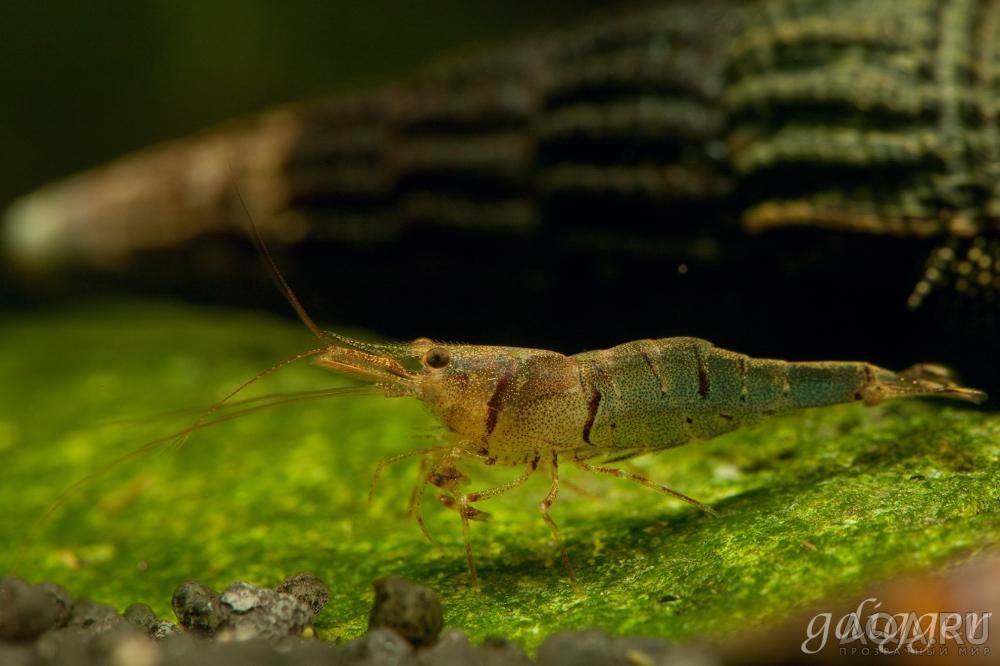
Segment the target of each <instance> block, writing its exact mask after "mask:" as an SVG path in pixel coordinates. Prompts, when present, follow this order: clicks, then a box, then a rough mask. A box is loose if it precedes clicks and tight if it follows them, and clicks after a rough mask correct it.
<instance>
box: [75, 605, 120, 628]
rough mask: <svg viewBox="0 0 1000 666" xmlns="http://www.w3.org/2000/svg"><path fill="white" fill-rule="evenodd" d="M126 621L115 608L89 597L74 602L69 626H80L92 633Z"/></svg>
mask: <svg viewBox="0 0 1000 666" xmlns="http://www.w3.org/2000/svg"><path fill="white" fill-rule="evenodd" d="M124 622H125V618H123V617H122V616H121V615H119V614H118V613H117V612H116V611H115V609H114V608H112V607H111V606H108V605H107V604H99V603H97V602H96V601H90V600H89V599H81V600H80V601H77V602H76V603H75V604H73V609H72V610H71V611H70V614H69V621H68V622H67V623H66V626H67V627H78V628H80V629H84V630H86V631H88V632H90V633H92V634H103V633H106V632H108V631H111V630H112V629H114V628H115V627H117V626H119V625H120V624H122V623H124Z"/></svg>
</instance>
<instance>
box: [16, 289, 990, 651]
mask: <svg viewBox="0 0 1000 666" xmlns="http://www.w3.org/2000/svg"><path fill="white" fill-rule="evenodd" d="M309 344H310V340H309V338H308V335H307V334H305V333H303V331H302V328H301V327H299V326H296V325H295V324H293V323H289V322H284V321H277V320H275V319H272V318H269V317H266V316H263V315H258V314H251V313H247V312H241V311H232V310H218V309H200V308H194V307H188V306H180V305H176V304H168V303H161V302H149V303H122V304H110V305H101V306H87V307H80V308H78V309H74V310H71V311H60V312H55V313H52V312H49V313H46V312H35V313H9V312H8V313H4V314H3V317H2V319H0V348H2V349H3V353H2V354H0V392H2V395H0V459H2V460H3V463H4V472H3V477H4V482H3V483H2V484H0V505H2V506H3V507H4V510H3V513H2V515H3V518H2V519H0V520H2V522H0V571H3V572H11V573H15V574H18V575H20V576H23V577H25V578H27V579H29V580H31V581H41V580H53V581H56V582H59V583H61V584H63V585H64V586H66V587H67V588H69V589H70V590H71V591H72V592H74V593H75V594H77V595H86V596H90V597H92V598H95V599H98V600H102V601H106V602H109V603H112V604H115V605H117V606H118V607H119V608H123V607H125V606H126V605H128V604H129V603H131V602H134V601H145V602H147V603H149V604H150V605H151V606H153V608H154V609H155V610H156V611H157V612H158V613H159V614H161V615H163V616H165V617H167V618H171V619H172V613H171V612H170V609H169V605H170V596H171V593H172V591H173V589H174V587H175V586H176V585H177V584H179V583H180V582H182V581H184V580H188V579H198V580H200V581H201V582H203V583H205V584H207V585H210V586H213V587H216V588H221V587H224V586H225V585H227V584H229V583H230V582H232V581H233V580H237V579H242V580H247V581H249V582H252V583H257V584H263V585H273V584H275V583H277V582H278V581H279V580H280V579H281V578H283V577H284V576H285V575H288V574H291V573H295V572H297V571H302V570H311V571H314V572H315V573H317V574H318V575H319V576H320V577H322V578H323V579H324V580H326V581H327V582H328V583H329V584H330V586H331V588H332V595H331V599H330V602H329V604H328V605H327V607H326V609H325V610H324V611H323V612H322V614H321V615H320V616H319V618H318V628H319V629H320V633H321V634H322V635H324V636H326V637H329V638H334V637H344V638H349V637H353V636H356V635H358V634H359V633H361V632H363V631H364V629H365V627H366V622H367V612H368V608H369V604H370V601H371V582H372V580H373V579H375V578H377V577H380V576H384V575H388V574H399V575H402V576H405V577H407V578H410V579H412V580H414V581H417V582H420V583H423V584H426V585H429V586H431V587H433V588H434V589H436V590H438V591H439V592H440V593H441V595H442V597H443V601H444V605H445V612H446V622H447V623H448V624H451V625H457V626H461V627H462V628H464V629H465V630H466V631H467V632H469V633H470V634H471V635H473V636H475V637H483V636H485V635H487V634H494V635H504V636H507V637H510V638H514V639H518V640H521V641H523V642H524V643H525V644H527V645H528V646H533V645H535V644H536V643H537V642H538V641H539V640H540V639H541V638H542V637H543V636H544V635H546V634H548V633H551V632H552V631H555V630H557V629H561V628H582V627H588V626H599V627H603V628H605V629H607V630H608V631H610V632H612V633H616V634H625V633H632V634H635V633H645V634H655V635H659V636H665V637H668V638H685V637H690V636H695V635H710V636H711V635H716V636H717V635H723V634H727V633H729V632H731V631H734V630H739V629H744V628H746V627H747V626H748V625H751V624H753V623H758V622H762V621H766V620H769V619H776V618H780V617H783V616H785V615H787V614H788V613H790V612H793V611H796V610H798V609H801V608H803V607H806V606H809V605H810V604H813V603H816V602H818V601H820V600H822V599H826V598H829V597H830V596H835V595H846V594H851V593H854V592H857V591H859V590H860V589H861V588H863V587H864V586H866V585H868V584H870V583H871V582H872V581H874V580H877V579H881V578H884V577H887V576H890V575H893V574H897V573H900V572H904V571H920V570H924V569H930V568H934V567H937V566H940V565H942V564H944V563H945V562H948V561H951V560H954V559H956V558H962V557H966V556H969V555H971V554H974V553H976V552H978V551H980V550H982V549H984V548H987V547H988V546H990V545H991V544H995V543H997V542H998V541H1000V416H998V415H997V414H995V413H993V414H991V413H988V412H982V411H977V410H974V409H961V408H957V407H955V406H954V405H952V404H949V403H942V402H933V401H898V402H896V403H889V404H886V405H883V406H880V407H878V408H874V409H865V408H863V407H860V406H856V405H847V406H844V407H836V408H826V409H817V410H807V411H803V412H800V413H796V414H792V415H788V416H784V417H779V418H775V419H772V420H770V421H768V422H766V423H765V424H763V425H761V426H758V427H756V428H754V429H751V430H744V431H738V432H736V433H732V434H730V435H727V436H725V437H722V438H719V439H717V440H715V441H712V442H709V443H702V444H695V445H691V446H687V447H682V448H679V449H676V450H673V451H668V452H665V453H664V454H662V455H659V456H655V457H652V458H650V459H648V460H640V461H638V463H637V465H638V466H640V467H642V468H643V470H645V471H646V472H647V473H648V474H649V475H650V476H651V477H652V478H654V479H656V480H659V481H662V482H665V483H667V484H668V485H671V486H672V487H674V488H676V489H677V490H680V491H682V492H684V493H686V494H688V495H691V496H694V497H697V498H699V499H701V500H703V501H706V502H709V503H711V504H712V505H713V506H714V507H715V508H716V509H717V510H718V511H719V512H720V514H721V515H720V517H718V518H715V517H712V516H710V515H707V514H702V513H700V512H698V511H697V510H695V509H693V508H692V507H690V506H687V505H684V504H681V503H679V502H675V501H670V500H667V499H665V498H663V497H661V496H659V495H658V494H656V493H652V492H650V491H648V490H645V489H643V488H641V487H637V486H633V485H632V484H630V483H628V482H625V481H621V480H617V479H610V478H603V477H602V478H595V477H593V476H588V475H585V474H583V473H582V472H578V471H576V470H567V471H566V472H565V473H564V478H565V479H567V480H568V481H569V482H571V483H572V484H573V485H574V486H575V490H574V489H570V488H564V490H563V494H562V496H561V497H560V499H559V501H558V503H557V504H556V506H555V507H554V509H553V516H554V518H555V519H556V521H557V522H558V523H559V524H560V525H561V527H562V533H563V537H564V539H565V542H566V545H567V548H568V550H569V555H570V558H571V559H572V561H573V563H574V565H575V567H576V571H577V573H578V576H579V579H580V587H581V590H582V593H580V594H576V593H574V590H573V588H572V587H571V586H570V584H569V583H568V581H567V578H566V575H565V573H564V570H563V568H562V565H561V562H560V559H559V556H558V551H557V549H556V548H555V547H554V546H553V545H552V543H551V540H550V538H549V532H548V529H547V528H546V526H545V525H544V523H543V522H542V521H541V519H540V518H539V516H538V512H537V509H536V505H537V501H538V500H539V499H540V498H541V497H542V496H543V495H544V493H545V491H546V489H547V483H546V481H545V479H544V478H541V475H539V478H537V479H534V480H533V481H532V482H529V483H528V484H527V486H526V487H525V488H524V489H522V490H520V491H517V492H515V493H512V494H510V495H507V496H505V497H503V498H499V499H496V500H492V501H489V502H484V503H482V504H481V505H480V506H481V508H482V509H484V510H487V511H489V512H491V513H492V516H493V517H492V519H491V520H490V521H489V522H488V523H486V524H479V523H475V524H473V525H472V540H473V547H474V551H475V555H476V558H477V563H478V566H479V573H480V576H481V578H482V581H483V590H482V592H481V593H479V594H477V593H475V592H474V591H473V589H472V587H471V585H470V582H469V577H468V574H467V571H466V565H465V559H464V553H463V547H462V536H461V530H460V528H459V524H458V519H457V517H456V516H455V514H454V512H450V511H446V510H445V509H443V508H441V507H438V506H437V503H436V502H435V501H434V500H433V497H432V495H430V494H428V496H427V497H426V499H425V507H426V511H425V515H426V518H427V521H428V527H429V529H430V531H431V532H432V534H433V535H434V536H435V538H436V539H437V541H438V543H437V544H436V545H432V544H430V543H428V542H427V541H426V540H425V539H424V537H423V536H422V535H421V533H420V531H419V530H418V529H417V527H416V526H415V525H414V524H413V523H411V522H410V521H408V520H407V518H406V506H407V501H408V497H409V494H410V490H411V487H412V485H413V483H414V481H415V479H416V473H417V470H416V467H417V462H416V461H415V459H414V460H412V461H407V462H401V463H399V464H398V465H396V466H394V467H392V468H391V469H389V470H388V471H387V472H386V474H385V475H384V477H383V479H382V481H381V482H380V484H379V487H378V489H377V491H376V493H375V499H374V502H373V504H372V506H371V508H370V509H369V508H368V507H367V506H366V504H367V494H368V487H369V478H370V475H371V472H372V471H373V469H374V467H375V465H376V464H377V462H378V461H379V460H382V459H384V458H387V457H389V456H392V455H395V454H398V453H401V452H405V451H410V450H415V449H418V448H421V447H426V446H431V445H433V444H434V443H435V442H436V441H437V439H438V438H439V437H440V436H441V435H440V431H439V429H437V428H436V427H435V424H434V422H433V420H432V419H431V418H430V417H429V416H428V415H427V414H426V413H425V412H424V411H423V408H422V406H421V405H419V404H418V403H416V402H415V401H412V400H404V399H393V400H389V399H384V398H381V397H377V396H372V397H367V396H363V397H342V398H334V399H327V400H320V401H312V402H305V403H300V404H292V405H286V406H282V407H279V408H276V409H269V410H262V411H259V412H256V413H254V414H252V415H249V416H246V417H243V418H239V419H235V420H232V421H228V422H225V423H221V424H219V425H215V426H212V427H210V428H205V429H202V430H199V431H198V432H196V433H194V434H193V435H192V436H191V438H190V439H189V441H188V442H187V443H186V444H185V445H184V446H183V447H181V448H179V449H178V448H177V447H174V446H168V447H160V448H159V449H157V451H154V452H151V453H149V454H144V455H140V456H136V457H135V458H133V459H131V460H129V461H127V462H125V463H124V464H121V465H119V466H115V467H113V468H110V469H108V465H109V463H110V462H111V461H113V460H114V459H115V458H116V457H118V456H121V455H122V454H123V453H125V452H127V451H129V450H131V449H134V448H136V447H139V446H141V445H142V443H143V442H144V441H148V440H151V439H154V438H156V437H159V436H162V435H164V434H169V433H170V432H172V431H174V430H177V429H179V428H182V427H184V425H186V424H187V423H189V422H190V421H192V420H194V419H196V418H197V412H193V413H190V414H182V415H174V416H173V417H172V418H167V419H153V420H148V421H146V422H145V423H142V424H140V425H136V424H134V423H133V424H129V425H121V424H112V423H108V422H109V421H114V420H118V419H123V418H130V417H143V416H145V415H149V414H155V413H162V412H164V411H165V410H169V409H173V408H176V407H186V406H192V405H205V404H211V402H212V401H213V400H215V399H217V398H218V397H220V396H221V395H224V394H225V393H227V392H228V391H229V390H231V389H232V388H233V387H235V386H237V385H239V384H240V383H241V382H242V381H243V380H245V379H246V378H247V377H250V376H252V375H253V374H255V373H256V372H259V371H260V370H261V369H263V368H265V367H267V366H269V365H271V364H272V363H274V362H276V361H278V360H281V359H283V358H287V357H289V356H292V355H294V354H295V353H297V352H299V351H302V350H304V349H307V348H308V346H309ZM337 382H341V383H343V382H342V380H339V379H337V378H334V377H333V376H331V375H330V374H329V373H326V372H325V371H323V370H321V369H318V368H313V367H309V366H308V365H307V364H303V365H302V366H301V367H297V368H290V369H288V370H285V371H282V372H280V373H277V374H275V375H273V376H271V377H269V378H267V379H266V380H265V381H264V382H262V383H261V386H260V387H255V388H254V389H253V391H250V392H248V394H247V395H248V396H252V395H260V394H261V392H284V391H295V390H307V389H315V388H322V387H326V386H329V385H331V384H336V383H337ZM100 470H104V473H102V474H101V475H100V476H99V478H96V479H94V480H92V481H91V482H88V483H86V484H83V485H82V486H80V487H77V488H75V489H73V490H72V491H71V492H70V493H69V494H68V495H67V496H66V497H65V499H64V500H63V501H62V502H61V503H60V504H59V505H58V506H57V507H56V509H55V510H54V511H52V512H50V513H49V514H48V515H46V510H47V508H49V507H51V506H52V505H53V502H54V501H55V500H56V498H57V497H59V496H60V493H61V492H62V491H64V490H66V489H67V488H68V487H69V486H71V485H72V484H73V482H74V481H76V480H78V479H80V478H81V477H83V476H85V475H87V474H89V473H92V472H95V471H100ZM467 471H468V472H469V473H470V474H471V476H472V478H473V486H474V487H486V486H488V485H492V484H495V483H498V482H500V481H502V480H504V479H506V478H509V477H511V476H513V475H514V471H513V470H510V469H487V468H484V467H481V466H479V465H477V464H471V465H469V466H468V468H467Z"/></svg>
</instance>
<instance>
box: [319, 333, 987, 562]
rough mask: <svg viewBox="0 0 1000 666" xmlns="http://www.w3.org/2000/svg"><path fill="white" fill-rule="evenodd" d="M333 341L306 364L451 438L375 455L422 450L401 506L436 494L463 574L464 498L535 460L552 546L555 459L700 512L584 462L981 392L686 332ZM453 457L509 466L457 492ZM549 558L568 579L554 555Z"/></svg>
mask: <svg viewBox="0 0 1000 666" xmlns="http://www.w3.org/2000/svg"><path fill="white" fill-rule="evenodd" d="M336 337H337V338H339V339H340V340H341V341H342V342H346V343H348V345H350V347H345V346H341V345H334V346H331V347H329V348H327V349H326V350H324V352H323V353H322V354H321V355H319V357H318V359H317V363H318V364H320V365H322V366H325V367H328V368H330V369H332V370H336V371H339V372H345V373H348V374H352V375H355V376H358V377H362V378H365V379H369V380H373V381H374V382H375V383H376V385H377V386H378V387H379V388H380V389H381V390H382V391H383V392H384V393H385V395H387V396H390V397H396V396H411V397H415V398H418V399H420V400H422V401H423V402H424V403H425V404H426V405H427V406H428V408H429V409H430V411H431V412H432V413H433V414H434V416H435V417H436V418H437V419H438V420H439V421H440V422H441V423H442V425H444V426H445V428H447V429H448V430H449V431H450V432H451V433H452V434H453V436H454V444H453V445H449V446H445V447H434V448H433V449H428V450H426V451H424V452H418V453H416V454H407V455H403V456H398V457H397V458H395V459H393V460H392V461H389V462H394V461H395V460H397V459H402V458H404V457H410V455H422V456H423V457H424V464H423V465H422V467H421V471H422V472H421V473H422V480H421V483H420V484H419V485H418V487H417V490H415V491H414V494H413V496H412V499H411V508H412V509H413V511H414V513H415V514H416V515H417V519H418V521H420V524H421V526H423V523H422V519H421V518H420V514H419V506H420V497H421V496H422V494H423V489H424V488H425V487H426V486H427V485H434V486H437V487H438V488H440V489H441V490H443V491H444V494H443V495H441V496H440V497H439V499H440V500H441V502H442V503H443V504H444V505H445V506H447V507H449V508H453V509H455V510H457V511H458V512H459V514H460V516H461V517H462V524H463V527H464V530H465V536H466V554H467V558H468V562H469V567H470V570H471V571H472V573H473V579H474V580H475V569H474V566H473V561H472V552H471V546H470V545H469V531H468V521H469V520H483V519H485V518H486V516H487V514H486V513H485V512H483V511H480V510H479V509H478V508H475V507H474V506H473V503H474V502H478V501H480V500H484V499H488V498H491V497H495V496H498V495H500V494H503V493H505V492H507V491H509V490H511V489H513V488H516V487H517V486H519V485H521V484H522V483H523V482H524V481H526V480H527V479H528V478H529V477H530V476H531V475H532V473H533V472H534V471H535V470H537V469H538V468H539V467H547V468H548V470H549V474H550V478H551V480H552V485H551V487H550V490H549V493H548V495H547V496H546V497H545V499H543V500H542V502H541V503H540V504H539V509H540V510H541V512H542V517H543V518H544V519H545V521H546V522H547V523H548V524H549V526H550V528H551V529H552V533H553V536H554V537H555V538H556V540H557V541H558V540H559V534H558V528H557V527H556V525H555V523H554V522H553V521H552V519H551V517H550V516H549V515H548V509H549V507H550V506H551V504H552V502H553V501H554V500H555V497H556V495H557V494H558V488H559V477H558V464H559V461H560V460H563V461H566V462H569V463H570V464H573V465H575V466H577V467H581V468H583V469H586V470H588V471H593V472H598V473H603V474H609V475H613V476H619V477H624V478H629V479H630V480H632V481H635V482H638V483H640V484H642V485H646V486H648V487H651V488H653V489H655V490H658V491H660V492H663V493H665V494H668V495H670V496H673V497H676V498H678V499H682V500H684V501H687V502H689V503H691V504H694V505H696V506H698V507H699V508H702V509H704V510H706V511H709V512H712V510H711V509H710V508H709V507H707V506H705V505H703V504H701V503H700V502H698V501H696V500H693V499H691V498H689V497H686V496H684V495H681V494H680V493H677V492H676V491H673V490H670V489H669V488H666V487H665V486H660V485H658V484H656V483H653V482H652V481H650V480H648V479H646V478H645V477H642V476H640V475H637V474H634V473H631V472H627V471H625V470H622V469H618V468H613V467H603V466H600V465H599V464H597V465H595V464H591V461H596V462H598V463H608V462H613V461H616V460H624V459H627V458H632V457H634V456H637V455H640V454H643V453H648V452H652V451H658V450H662V449H667V448H671V447H675V446H680V445H682V444H685V443H687V442H690V441H694V440H705V439H710V438H713V437H716V436H718V435H721V434H723V433H726V432H729V431H731V430H734V429H736V428H739V427H741V426H745V425H749V424H752V423H756V422H757V421H759V420H760V419H762V418H764V417H766V416H770V415H773V414H777V413H781V412H785V411H788V410H792V409H798V408H803V407H816V406H821V405H831V404H836V403H844V402H862V403H864V404H865V405H875V404H878V403H879V402H881V401H882V400H886V399H889V398H896V397H905V396H927V395H936V396H942V397H948V398H955V399H959V400H967V401H971V402H981V401H982V400H984V399H985V398H986V395H985V394H984V393H982V392H980V391H976V390H974V389H968V388H963V387H960V386H958V385H957V384H956V383H955V381H954V380H953V379H952V378H951V377H950V376H949V374H948V372H947V370H945V369H944V368H942V367H940V366H934V365H928V364H924V365H915V366H913V367H911V368H909V369H907V370H904V371H902V372H899V373H896V372H892V371H890V370H886V369H884V368H880V367H878V366H875V365H872V364H870V363H865V362H860V361H821V362H788V361H780V360H771V359H755V358H751V357H749V356H746V355H744V354H738V353H735V352H731V351H726V350H724V349H719V348H717V347H715V346H714V345H712V344H711V343H710V342H707V341H705V340H700V339H698V338H688V337H676V338H662V339H659V340H638V341H635V342H629V343H626V344H622V345H618V346H616V347H612V348H610V349H606V350H600V351H589V352H585V353H581V354H576V355H572V356H567V355H564V354H560V353H557V352H552V351H545V350H539V349H523V348H517V347H492V346H482V345H451V344H447V345H446V344H441V343H436V342H433V341H431V340H428V339H426V338H420V339H418V340H415V341H414V342H412V343H409V344H405V345H368V344H365V343H359V342H356V341H353V340H349V339H347V338H342V337H340V336H336ZM351 347H353V348H351ZM466 458H478V459H480V460H482V461H483V462H484V463H486V464H490V465H492V464H502V465H511V466H522V467H523V471H522V473H521V475H520V476H518V477H517V478H516V479H514V480H513V481H510V482H508V483H506V484H504V485H502V486H498V487H496V488H490V489H486V490H482V491H478V492H470V493H465V492H462V491H461V489H460V487H461V486H463V485H464V484H465V483H467V481H468V477H467V476H465V474H464V473H462V472H460V471H458V469H457V468H456V463H458V462H459V461H461V460H463V459H466ZM381 468H382V466H380V467H379V471H380V470H381ZM377 474H378V472H376V476H377ZM563 559H564V562H565V563H566V566H567V569H568V570H569V571H570V576H571V578H572V569H571V568H570V567H569V560H568V558H567V556H566V553H565V550H564V551H563Z"/></svg>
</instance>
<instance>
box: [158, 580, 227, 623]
mask: <svg viewBox="0 0 1000 666" xmlns="http://www.w3.org/2000/svg"><path fill="white" fill-rule="evenodd" d="M170 604H171V606H173V609H174V615H176V616H177V621H178V622H179V623H180V625H181V626H182V627H184V628H185V629H186V630H188V631H190V632H191V633H194V634H198V635H199V636H214V635H215V632H216V631H218V629H219V627H220V626H221V625H222V623H223V621H224V619H225V618H224V617H223V610H222V608H221V604H220V602H219V595H218V594H216V593H215V591H213V590H210V589H209V588H207V587H205V586H204V585H202V584H201V583H198V582H195V581H188V582H186V583H181V584H180V586H178V588H177V589H176V590H175V591H174V596H173V599H171V601H170Z"/></svg>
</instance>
